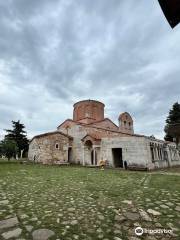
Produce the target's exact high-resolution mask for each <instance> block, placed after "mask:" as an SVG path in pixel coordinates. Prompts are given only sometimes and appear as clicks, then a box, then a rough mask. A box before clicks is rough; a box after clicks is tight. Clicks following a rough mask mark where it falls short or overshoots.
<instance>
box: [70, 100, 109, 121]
mask: <svg viewBox="0 0 180 240" xmlns="http://www.w3.org/2000/svg"><path fill="white" fill-rule="evenodd" d="M104 107H105V105H104V104H103V103H102V102H99V101H95V100H83V101H80V102H77V103H75V104H74V112H73V120H74V121H79V122H84V123H91V122H96V121H101V120H103V119H104Z"/></svg>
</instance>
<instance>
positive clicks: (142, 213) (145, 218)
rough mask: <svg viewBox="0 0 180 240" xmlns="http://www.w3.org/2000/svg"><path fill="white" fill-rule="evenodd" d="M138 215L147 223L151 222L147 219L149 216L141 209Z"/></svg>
mask: <svg viewBox="0 0 180 240" xmlns="http://www.w3.org/2000/svg"><path fill="white" fill-rule="evenodd" d="M139 214H140V216H141V218H142V219H143V220H145V221H147V222H151V221H152V219H151V218H150V217H149V215H148V214H147V212H145V211H144V210H143V209H139Z"/></svg>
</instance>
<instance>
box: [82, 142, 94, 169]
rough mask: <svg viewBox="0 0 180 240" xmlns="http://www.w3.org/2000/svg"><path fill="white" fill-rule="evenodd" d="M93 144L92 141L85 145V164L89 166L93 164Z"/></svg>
mask: <svg viewBox="0 0 180 240" xmlns="http://www.w3.org/2000/svg"><path fill="white" fill-rule="evenodd" d="M92 146H93V144H92V142H91V141H90V140H87V141H86V142H85V144H84V162H85V164H87V165H91V164H92V149H93V148H92Z"/></svg>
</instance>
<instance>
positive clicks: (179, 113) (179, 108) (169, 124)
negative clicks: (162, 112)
mask: <svg viewBox="0 0 180 240" xmlns="http://www.w3.org/2000/svg"><path fill="white" fill-rule="evenodd" d="M179 124H180V104H179V103H178V102H176V103H174V104H173V106H172V109H171V110H170V111H169V116H168V117H167V119H166V126H165V129H164V131H165V133H166V136H165V137H164V139H165V140H166V141H171V142H173V139H174V138H176V137H177V134H175V133H176V132H177V130H176V129H177V125H179Z"/></svg>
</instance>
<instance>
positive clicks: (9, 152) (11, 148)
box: [0, 139, 18, 161]
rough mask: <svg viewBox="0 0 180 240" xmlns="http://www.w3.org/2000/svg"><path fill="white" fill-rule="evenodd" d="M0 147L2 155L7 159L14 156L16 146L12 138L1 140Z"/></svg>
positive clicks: (16, 150)
mask: <svg viewBox="0 0 180 240" xmlns="http://www.w3.org/2000/svg"><path fill="white" fill-rule="evenodd" d="M0 148H1V153H2V155H4V156H5V157H7V159H8V161H9V160H10V159H11V158H12V157H14V158H15V157H16V154H17V153H18V147H17V144H16V142H15V141H14V140H10V139H5V140H3V141H2V142H1V144H0Z"/></svg>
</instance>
